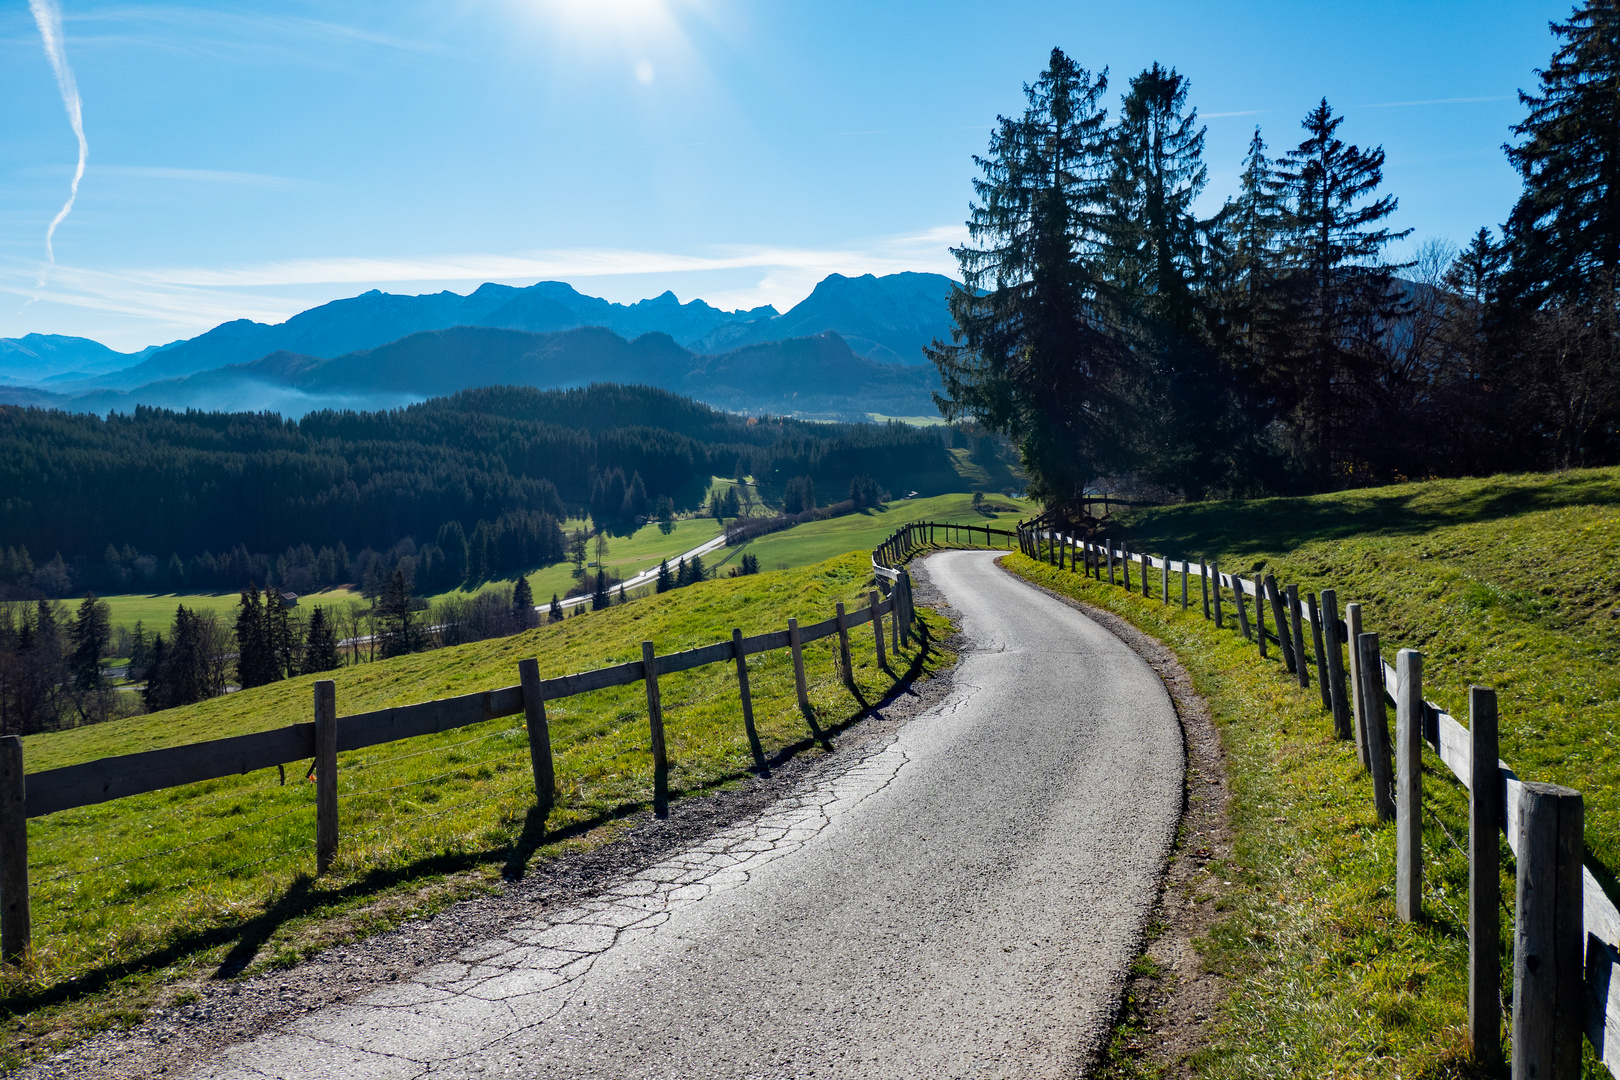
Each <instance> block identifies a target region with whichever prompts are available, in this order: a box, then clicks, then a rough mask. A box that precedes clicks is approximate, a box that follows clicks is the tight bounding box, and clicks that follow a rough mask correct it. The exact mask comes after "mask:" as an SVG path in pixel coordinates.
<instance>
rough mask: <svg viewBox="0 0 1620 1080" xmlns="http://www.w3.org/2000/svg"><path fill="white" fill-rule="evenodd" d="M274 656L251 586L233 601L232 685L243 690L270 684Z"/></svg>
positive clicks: (260, 606)
mask: <svg viewBox="0 0 1620 1080" xmlns="http://www.w3.org/2000/svg"><path fill="white" fill-rule="evenodd" d="M275 678H276V675H275V654H274V652H272V650H271V648H270V634H269V627H268V626H267V625H266V624H265V618H264V605H263V603H262V601H261V600H260V597H259V587H258V586H257V585H255V584H252V583H251V582H250V583H249V584H248V587H247V588H246V589H245V590H243V592H242V595H241V599H240V600H238V601H237V611H236V682H237V685H239V686H241V687H242V689H244V690H246V689H248V688H249V687H253V686H263V685H265V684H266V683H269V682H274V681H275Z"/></svg>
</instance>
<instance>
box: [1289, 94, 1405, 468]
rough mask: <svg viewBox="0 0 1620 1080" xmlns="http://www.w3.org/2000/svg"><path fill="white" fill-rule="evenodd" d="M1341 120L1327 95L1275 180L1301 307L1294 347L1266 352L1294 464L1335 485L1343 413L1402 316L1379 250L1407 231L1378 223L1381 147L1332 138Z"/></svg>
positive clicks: (1345, 441)
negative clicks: (1284, 205)
mask: <svg viewBox="0 0 1620 1080" xmlns="http://www.w3.org/2000/svg"><path fill="white" fill-rule="evenodd" d="M1343 120H1344V118H1343V117H1339V116H1334V115H1333V110H1332V108H1331V107H1330V106H1329V105H1328V103H1327V99H1326V98H1323V99H1322V101H1321V103H1320V104H1318V105H1317V106H1316V107H1315V108H1314V109H1312V110H1311V111H1310V113H1308V114H1307V115H1306V117H1305V119H1304V121H1303V122H1302V124H1301V126H1302V127H1304V129H1305V132H1306V138H1305V139H1304V141H1302V142H1301V143H1300V144H1299V146H1298V147H1296V148H1295V149H1293V150H1290V151H1288V154H1287V156H1286V160H1285V162H1284V163H1283V165H1282V166H1281V168H1279V169H1278V178H1279V180H1280V181H1281V182H1282V185H1283V191H1284V193H1285V196H1286V198H1287V200H1288V218H1287V226H1288V231H1287V236H1286V240H1285V245H1284V250H1283V261H1284V263H1285V269H1286V271H1287V273H1288V276H1289V291H1290V293H1291V295H1292V298H1293V303H1294V305H1295V310H1296V311H1297V312H1298V313H1299V314H1298V318H1297V322H1296V327H1297V329H1296V331H1295V336H1296V340H1297V341H1298V343H1299V347H1298V350H1297V351H1296V352H1295V353H1294V354H1293V355H1291V356H1287V357H1281V358H1279V357H1273V358H1272V359H1273V361H1274V362H1275V361H1278V360H1280V361H1281V363H1280V364H1276V365H1275V370H1274V372H1273V377H1272V380H1271V385H1272V386H1273V388H1274V392H1275V393H1276V395H1277V397H1278V399H1279V401H1280V403H1281V404H1283V405H1284V407H1285V413H1284V419H1285V422H1286V423H1288V424H1289V426H1290V427H1291V428H1292V432H1291V435H1292V440H1293V443H1294V446H1295V454H1296V456H1297V458H1298V460H1299V464H1300V465H1301V466H1302V467H1303V468H1304V469H1305V470H1306V471H1307V472H1309V473H1311V474H1313V475H1314V477H1315V479H1316V482H1317V484H1319V485H1321V486H1328V487H1331V486H1334V485H1335V484H1337V483H1342V482H1343V481H1344V479H1345V477H1346V475H1347V473H1346V470H1348V469H1351V468H1353V467H1354V465H1355V460H1356V451H1357V450H1358V449H1360V448H1359V447H1357V446H1355V445H1354V444H1353V442H1352V440H1351V438H1350V434H1351V433H1350V426H1351V425H1350V424H1349V423H1348V420H1349V416H1350V414H1351V412H1352V411H1353V409H1354V406H1355V405H1356V404H1357V402H1358V395H1360V394H1363V393H1365V392H1366V389H1367V387H1368V386H1369V384H1370V383H1371V381H1372V372H1373V369H1374V367H1375V366H1376V364H1377V360H1378V357H1377V348H1378V341H1377V338H1378V336H1379V335H1380V334H1381V333H1382V332H1383V330H1384V329H1385V328H1386V327H1387V326H1388V325H1389V324H1390V323H1391V322H1392V321H1394V319H1396V318H1397V317H1398V316H1399V315H1400V313H1401V303H1400V300H1399V297H1398V294H1397V293H1396V290H1395V288H1394V271H1395V270H1398V269H1402V266H1400V265H1394V264H1387V263H1383V262H1381V261H1380V255H1381V254H1382V252H1383V250H1384V248H1385V247H1386V246H1387V245H1388V244H1389V243H1390V242H1391V241H1394V240H1399V239H1402V238H1404V237H1406V236H1407V235H1409V234H1410V233H1411V230H1410V229H1406V230H1402V231H1400V232H1392V231H1390V230H1389V229H1388V228H1385V227H1383V226H1382V225H1380V224H1379V223H1380V222H1382V221H1383V220H1384V219H1386V218H1388V217H1389V216H1390V215H1391V214H1393V213H1394V212H1395V209H1396V206H1397V201H1396V199H1395V197H1394V196H1393V195H1383V196H1378V195H1377V194H1376V192H1377V190H1378V187H1379V185H1380V184H1382V183H1383V179H1384V151H1383V148H1382V147H1374V148H1373V149H1371V150H1362V149H1361V148H1360V147H1358V146H1354V145H1348V146H1347V145H1345V143H1344V142H1343V141H1342V140H1341V139H1340V138H1339V137H1338V134H1337V133H1338V129H1339V125H1340V124H1341V123H1343Z"/></svg>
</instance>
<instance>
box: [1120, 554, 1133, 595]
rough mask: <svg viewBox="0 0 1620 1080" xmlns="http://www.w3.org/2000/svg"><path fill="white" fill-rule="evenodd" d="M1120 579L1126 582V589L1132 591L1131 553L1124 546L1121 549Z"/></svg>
mask: <svg viewBox="0 0 1620 1080" xmlns="http://www.w3.org/2000/svg"><path fill="white" fill-rule="evenodd" d="M1119 573H1120V579H1121V580H1122V581H1124V583H1125V591H1126V592H1130V591H1131V553H1130V552H1128V551H1126V550H1125V549H1124V548H1120V549H1119Z"/></svg>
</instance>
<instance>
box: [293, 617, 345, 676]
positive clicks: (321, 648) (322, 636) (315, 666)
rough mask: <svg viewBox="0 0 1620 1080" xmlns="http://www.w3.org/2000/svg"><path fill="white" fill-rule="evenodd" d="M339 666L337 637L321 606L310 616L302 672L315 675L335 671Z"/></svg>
mask: <svg viewBox="0 0 1620 1080" xmlns="http://www.w3.org/2000/svg"><path fill="white" fill-rule="evenodd" d="M337 666H338V652H337V635H336V634H335V633H333V631H332V624H331V623H330V622H328V621H327V618H326V612H325V611H324V610H322V609H321V608H320V607H319V606H317V607H316V608H315V610H314V611H312V612H310V615H309V633H308V635H307V636H306V637H305V639H304V661H303V666H302V672H303V674H305V675H314V674H317V673H319V672H322V671H333V670H336V668H337Z"/></svg>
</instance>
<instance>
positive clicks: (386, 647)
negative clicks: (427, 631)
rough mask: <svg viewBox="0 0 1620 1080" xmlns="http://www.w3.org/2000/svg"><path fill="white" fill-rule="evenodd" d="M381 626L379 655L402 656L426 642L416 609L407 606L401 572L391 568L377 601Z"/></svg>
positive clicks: (406, 586)
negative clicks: (386, 584) (391, 571)
mask: <svg viewBox="0 0 1620 1080" xmlns="http://www.w3.org/2000/svg"><path fill="white" fill-rule="evenodd" d="M377 613H378V615H379V616H380V622H381V624H382V625H381V629H382V655H383V657H384V658H385V659H386V658H387V657H390V656H405V655H407V654H409V653H414V652H420V651H421V650H422V648H423V647H424V646H425V645H426V644H427V642H426V640H425V636H424V635H423V633H422V628H421V626H420V625H419V624H418V623H417V619H416V612H415V611H413V610H412V609H411V586H410V583H409V582H407V581H406V580H405V572H404V571H402V570H395V571H394V576H393V577H391V578H389V579H388V588H387V589H386V590H385V591H384V592H383V595H382V599H381V600H380V601H379V602H378V604H377Z"/></svg>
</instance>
